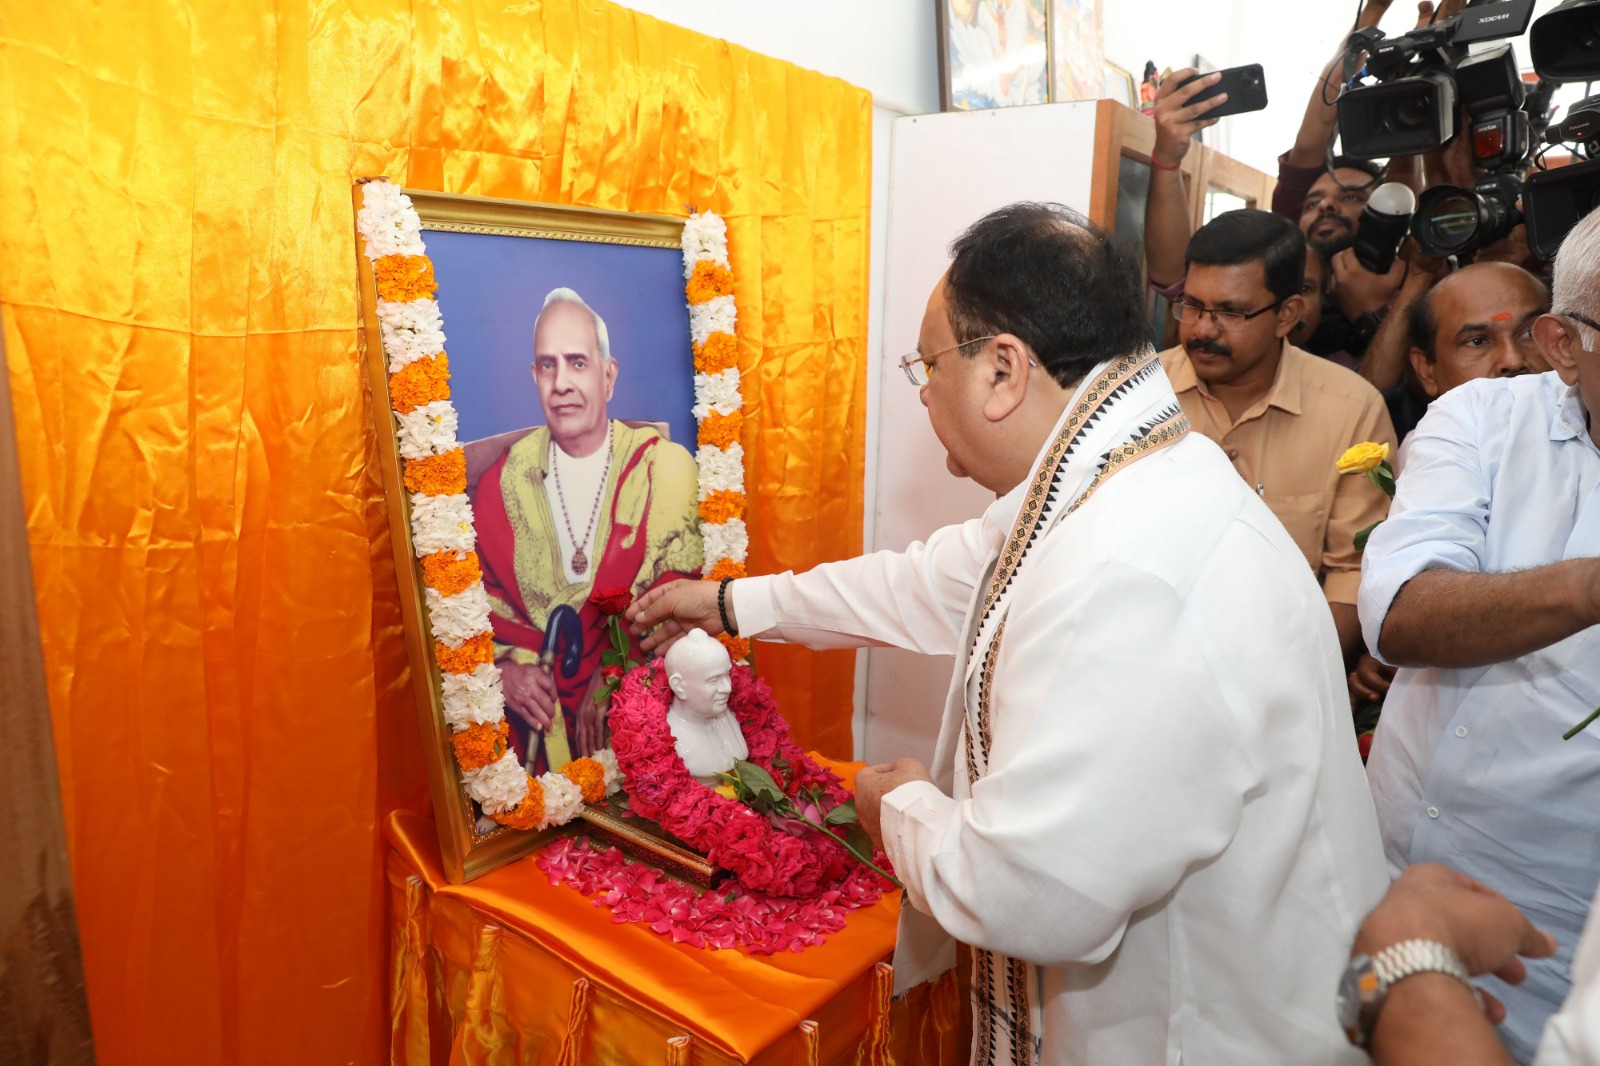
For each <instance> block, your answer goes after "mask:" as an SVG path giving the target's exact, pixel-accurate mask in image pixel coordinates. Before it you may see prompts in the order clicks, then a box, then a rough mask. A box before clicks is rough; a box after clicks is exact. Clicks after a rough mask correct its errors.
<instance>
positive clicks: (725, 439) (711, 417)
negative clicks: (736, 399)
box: [699, 411, 744, 448]
mask: <svg viewBox="0 0 1600 1066" xmlns="http://www.w3.org/2000/svg"><path fill="white" fill-rule="evenodd" d="M743 426H744V412H743V411H735V412H733V414H731V415H725V414H722V413H721V412H719V411H712V412H711V413H710V414H708V415H706V417H705V418H703V419H702V420H701V421H700V434H699V441H700V443H701V444H703V445H704V444H709V445H711V446H712V447H715V448H726V447H728V446H729V445H730V444H736V443H738V441H739V430H740V429H741V428H743Z"/></svg>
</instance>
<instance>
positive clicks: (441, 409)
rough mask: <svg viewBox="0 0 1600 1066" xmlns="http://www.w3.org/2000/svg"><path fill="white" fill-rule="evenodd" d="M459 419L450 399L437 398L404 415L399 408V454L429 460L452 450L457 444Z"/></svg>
mask: <svg viewBox="0 0 1600 1066" xmlns="http://www.w3.org/2000/svg"><path fill="white" fill-rule="evenodd" d="M456 418H457V416H456V408H455V405H454V404H452V403H451V402H450V401H449V400H434V401H433V402H432V403H425V404H423V405H422V406H421V407H417V408H413V409H412V410H410V411H408V412H406V413H405V414H401V413H400V412H399V411H396V412H395V413H394V420H395V422H397V423H398V425H397V427H396V429H395V435H396V437H397V438H398V439H399V443H400V454H401V455H402V456H404V457H405V458H407V459H426V458H428V457H429V456H430V455H443V454H444V453H445V452H448V451H450V450H452V449H453V448H455V446H456Z"/></svg>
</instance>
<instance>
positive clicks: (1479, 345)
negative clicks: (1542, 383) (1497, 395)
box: [1410, 263, 1550, 397]
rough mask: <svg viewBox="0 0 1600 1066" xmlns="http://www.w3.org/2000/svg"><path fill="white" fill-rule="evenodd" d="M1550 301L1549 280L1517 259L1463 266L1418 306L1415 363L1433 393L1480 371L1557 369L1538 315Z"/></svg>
mask: <svg viewBox="0 0 1600 1066" xmlns="http://www.w3.org/2000/svg"><path fill="white" fill-rule="evenodd" d="M1549 309H1550V290H1549V289H1547V288H1545V285H1544V282H1542V281H1540V280H1539V279H1538V278H1536V277H1534V276H1533V275H1532V274H1530V273H1528V272H1527V271H1526V270H1523V269H1522V268H1521V267H1518V266H1513V265H1511V264H1510V263H1474V264H1473V265H1472V266H1469V267H1466V268H1464V269H1462V270H1458V271H1456V272H1455V273H1454V274H1451V275H1449V276H1448V277H1446V278H1445V279H1444V280H1442V281H1440V282H1439V284H1437V285H1435V286H1434V287H1433V289H1432V291H1430V292H1429V293H1428V294H1427V295H1425V296H1424V297H1423V298H1422V299H1421V300H1419V301H1417V303H1416V304H1414V305H1413V306H1412V308H1411V320H1410V328H1411V365H1412V369H1413V370H1415V371H1416V373H1417V378H1418V380H1419V381H1420V382H1421V383H1422V387H1423V389H1424V390H1425V391H1426V392H1427V393H1428V395H1429V396H1430V397H1434V396H1441V395H1443V394H1444V393H1446V392H1449V391H1450V390H1451V389H1453V388H1455V387H1456V386H1457V385H1460V384H1462V383H1463V382H1467V381H1472V380H1474V379H1475V378H1487V377H1511V376H1513V375H1516V374H1525V373H1528V372H1529V371H1534V372H1542V371H1545V370H1548V369H1549V366H1548V365H1547V364H1546V363H1545V360H1544V357H1543V355H1542V354H1541V353H1540V351H1539V346H1538V345H1537V344H1536V343H1535V342H1534V339H1533V323H1534V321H1535V320H1536V319H1538V317H1539V316H1540V315H1542V314H1544V313H1545V312H1546V311H1548V310H1549Z"/></svg>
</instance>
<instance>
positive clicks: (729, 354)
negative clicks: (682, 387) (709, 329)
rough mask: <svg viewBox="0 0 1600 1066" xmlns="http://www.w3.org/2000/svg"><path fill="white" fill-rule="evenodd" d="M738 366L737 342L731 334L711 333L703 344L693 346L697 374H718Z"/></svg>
mask: <svg viewBox="0 0 1600 1066" xmlns="http://www.w3.org/2000/svg"><path fill="white" fill-rule="evenodd" d="M738 365H739V342H738V341H737V340H735V339H734V336H733V334H731V333H713V334H711V336H709V337H707V338H706V340H705V343H704V344H696V345H695V346H694V370H695V373H697V374H720V373H721V372H722V371H724V370H730V369H732V368H733V367H736V366H738Z"/></svg>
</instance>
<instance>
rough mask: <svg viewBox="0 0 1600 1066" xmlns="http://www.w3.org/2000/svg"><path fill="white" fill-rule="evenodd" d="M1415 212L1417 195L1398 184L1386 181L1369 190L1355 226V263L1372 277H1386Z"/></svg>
mask: <svg viewBox="0 0 1600 1066" xmlns="http://www.w3.org/2000/svg"><path fill="white" fill-rule="evenodd" d="M1416 210H1417V194H1416V193H1414V192H1412V191H1411V190H1410V189H1409V188H1407V187H1406V186H1404V185H1402V184H1400V183H1399V182H1398V181H1391V182H1386V183H1385V184H1383V185H1380V186H1378V187H1377V188H1376V189H1374V190H1373V192H1372V196H1371V198H1370V199H1368V200H1367V206H1366V207H1364V208H1362V209H1361V222H1360V224H1359V225H1357V226H1356V243H1355V250H1356V262H1358V263H1360V264H1361V266H1362V269H1364V270H1370V271H1371V272H1372V273H1374V274H1387V273H1388V272H1389V268H1390V267H1392V266H1394V257H1395V256H1396V255H1397V254H1398V253H1399V251H1400V242H1401V241H1403V240H1405V238H1406V234H1407V233H1408V232H1410V230H1411V216H1412V214H1413V213H1415V212H1416Z"/></svg>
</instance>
